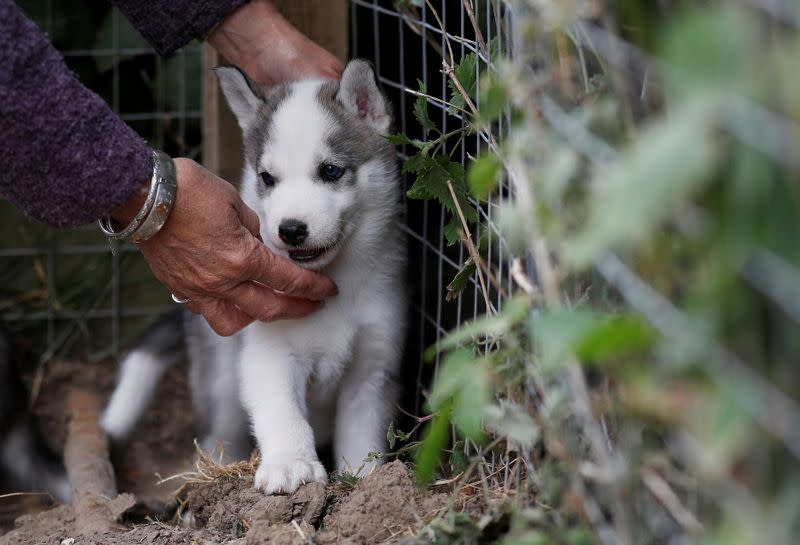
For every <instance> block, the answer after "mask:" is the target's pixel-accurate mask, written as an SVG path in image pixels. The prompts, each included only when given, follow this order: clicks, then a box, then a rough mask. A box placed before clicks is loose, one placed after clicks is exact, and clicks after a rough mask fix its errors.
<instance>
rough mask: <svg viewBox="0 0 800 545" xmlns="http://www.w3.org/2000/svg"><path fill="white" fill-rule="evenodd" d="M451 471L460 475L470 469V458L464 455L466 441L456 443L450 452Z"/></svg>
mask: <svg viewBox="0 0 800 545" xmlns="http://www.w3.org/2000/svg"><path fill="white" fill-rule="evenodd" d="M449 463H450V471H451V472H452V473H453V475H458V474H459V473H462V472H464V471H466V470H467V468H468V467H469V457H468V456H467V455H466V454H465V453H464V441H456V443H455V444H454V445H453V449H452V451H451V452H450V462H449Z"/></svg>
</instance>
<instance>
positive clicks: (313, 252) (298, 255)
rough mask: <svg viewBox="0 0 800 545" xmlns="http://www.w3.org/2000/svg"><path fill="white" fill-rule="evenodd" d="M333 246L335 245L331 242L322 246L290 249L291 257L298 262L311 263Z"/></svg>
mask: <svg viewBox="0 0 800 545" xmlns="http://www.w3.org/2000/svg"><path fill="white" fill-rule="evenodd" d="M333 246H334V245H333V244H331V245H330V246H324V247H321V248H301V249H297V250H289V258H290V259H291V260H292V261H296V262H298V263H310V262H312V261H316V260H317V259H319V258H320V257H322V256H323V255H324V254H326V253H327V252H328V251H329V250H330V249H331V248H333Z"/></svg>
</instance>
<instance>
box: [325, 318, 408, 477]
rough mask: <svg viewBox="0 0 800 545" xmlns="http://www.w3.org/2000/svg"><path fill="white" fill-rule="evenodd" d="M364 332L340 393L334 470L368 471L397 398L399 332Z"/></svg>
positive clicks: (382, 442)
mask: <svg viewBox="0 0 800 545" xmlns="http://www.w3.org/2000/svg"><path fill="white" fill-rule="evenodd" d="M400 334H402V328H399V333H398V331H394V332H382V334H375V332H374V331H373V332H364V333H363V334H361V335H359V338H358V339H357V340H356V346H355V348H356V350H355V359H354V361H353V365H352V366H351V368H350V369H349V371H348V374H347V375H346V376H345V377H344V379H343V381H342V385H341V390H340V394H339V400H338V404H337V414H336V431H335V437H334V455H335V457H336V469H337V471H349V472H356V471H359V470H360V471H359V473H360V474H361V475H366V474H368V473H370V472H371V471H372V470H373V469H374V468H375V465H376V462H375V461H370V462H365V458H367V457H368V455H369V454H370V453H372V452H383V451H384V450H385V447H386V430H387V427H388V425H389V421H390V420H391V417H392V411H393V409H394V403H395V398H396V387H395V384H394V378H393V377H394V373H395V371H396V367H397V364H398V362H399V356H400V340H399V338H398V337H399V335H400Z"/></svg>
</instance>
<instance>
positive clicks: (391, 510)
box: [316, 461, 446, 545]
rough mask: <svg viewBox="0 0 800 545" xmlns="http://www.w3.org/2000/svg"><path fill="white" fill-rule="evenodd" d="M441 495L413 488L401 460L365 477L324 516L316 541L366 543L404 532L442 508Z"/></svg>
mask: <svg viewBox="0 0 800 545" xmlns="http://www.w3.org/2000/svg"><path fill="white" fill-rule="evenodd" d="M445 501H446V496H444V495H431V494H429V493H427V492H424V491H422V490H420V489H419V488H417V487H416V486H415V485H414V481H413V479H412V477H411V475H410V474H409V472H408V468H406V466H405V465H403V464H402V462H399V461H396V462H392V463H390V464H387V465H385V466H383V467H382V468H380V469H379V470H378V471H376V472H374V473H373V474H371V475H369V476H367V477H366V478H365V479H364V480H363V481H361V482H360V483H358V486H356V487H355V489H353V491H352V493H351V494H349V496H347V497H346V498H343V499H342V500H341V501H340V502H339V503H338V505H336V506H334V508H333V509H332V510H331V513H330V514H329V515H328V516H327V517H325V520H324V521H323V525H322V531H321V532H320V533H319V535H318V536H317V539H316V542H317V543H331V544H333V543H346V544H353V545H356V544H357V545H368V544H371V543H383V542H385V541H387V540H390V539H392V538H399V537H400V536H403V535H408V533H409V531H410V530H412V529H415V528H417V527H418V526H419V523H420V521H428V520H430V519H431V518H433V516H434V515H435V514H436V512H437V511H438V510H439V509H441V508H442V506H443V505H444V503H445Z"/></svg>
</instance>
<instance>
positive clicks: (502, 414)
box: [485, 401, 539, 448]
mask: <svg viewBox="0 0 800 545" xmlns="http://www.w3.org/2000/svg"><path fill="white" fill-rule="evenodd" d="M485 415H486V425H487V427H488V428H489V429H491V430H492V431H493V432H495V433H497V434H499V435H503V436H505V437H506V438H508V439H509V440H511V441H513V442H514V443H516V444H517V445H520V446H522V447H524V448H531V447H533V444H534V443H535V442H536V440H537V439H538V438H539V426H538V425H537V424H536V422H534V421H533V418H531V416H530V415H529V414H528V413H527V412H525V409H523V408H522V407H520V406H519V405H517V404H516V403H512V402H510V401H501V402H500V404H499V405H491V406H489V407H487V408H486V411H485Z"/></svg>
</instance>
